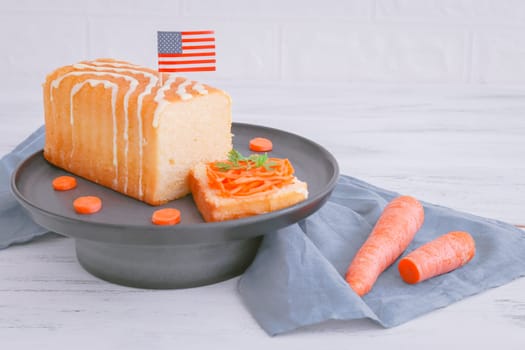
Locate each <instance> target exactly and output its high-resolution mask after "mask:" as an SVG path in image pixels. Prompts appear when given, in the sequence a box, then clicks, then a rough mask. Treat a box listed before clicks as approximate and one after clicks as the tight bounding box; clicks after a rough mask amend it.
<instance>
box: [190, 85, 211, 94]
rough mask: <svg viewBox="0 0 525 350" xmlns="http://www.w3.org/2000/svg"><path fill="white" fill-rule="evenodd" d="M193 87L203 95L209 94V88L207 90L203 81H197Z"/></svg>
mask: <svg viewBox="0 0 525 350" xmlns="http://www.w3.org/2000/svg"><path fill="white" fill-rule="evenodd" d="M191 88H192V89H193V90H195V91H197V92H198V93H199V94H201V95H207V94H208V90H206V88H205V87H204V86H203V85H202V84H201V83H195V84H193V86H192V87H191Z"/></svg>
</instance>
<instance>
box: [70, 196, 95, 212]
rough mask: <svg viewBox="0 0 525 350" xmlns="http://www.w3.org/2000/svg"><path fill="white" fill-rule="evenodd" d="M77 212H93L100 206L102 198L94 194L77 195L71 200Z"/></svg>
mask: <svg viewBox="0 0 525 350" xmlns="http://www.w3.org/2000/svg"><path fill="white" fill-rule="evenodd" d="M73 208H75V211H76V212H77V213H78V214H94V213H96V212H98V211H99V210H100V209H101V208H102V200H101V199H100V198H98V197H95V196H84V197H78V198H77V199H75V200H74V201H73Z"/></svg>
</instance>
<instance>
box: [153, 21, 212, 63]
mask: <svg viewBox="0 0 525 350" xmlns="http://www.w3.org/2000/svg"><path fill="white" fill-rule="evenodd" d="M157 48H158V63H159V72H161V73H163V72H166V73H176V72H202V71H215V62H216V60H215V32H214V31H213V30H201V31H186V32H157Z"/></svg>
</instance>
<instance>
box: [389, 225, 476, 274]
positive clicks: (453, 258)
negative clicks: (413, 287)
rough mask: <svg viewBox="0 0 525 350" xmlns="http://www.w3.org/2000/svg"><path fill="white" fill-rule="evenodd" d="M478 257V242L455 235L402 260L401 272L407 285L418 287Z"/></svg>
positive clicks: (440, 238) (444, 237) (468, 237)
mask: <svg viewBox="0 0 525 350" xmlns="http://www.w3.org/2000/svg"><path fill="white" fill-rule="evenodd" d="M475 254H476V243H475V242H474V238H472V236H471V235H470V234H468V233H467V232H463V231H453V232H449V233H447V234H444V235H442V236H440V237H438V238H436V239H434V240H433V241H430V242H428V243H426V244H424V245H422V246H421V247H419V248H417V249H416V250H414V251H412V252H410V253H409V254H408V255H407V256H405V257H403V258H402V259H401V260H399V264H398V265H397V268H398V270H399V274H400V275H401V278H402V279H403V281H405V282H406V283H410V284H415V283H419V282H421V281H424V280H426V279H429V278H431V277H434V276H438V275H441V274H444V273H447V272H450V271H452V270H455V269H457V268H458V267H461V266H463V265H465V264H466V263H468V262H469V261H470V260H471V259H472V258H473V257H474V255H475Z"/></svg>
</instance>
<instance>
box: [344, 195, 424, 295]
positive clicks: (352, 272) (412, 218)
mask: <svg viewBox="0 0 525 350" xmlns="http://www.w3.org/2000/svg"><path fill="white" fill-rule="evenodd" d="M424 216H425V213H424V209H423V206H422V205H421V203H419V201H418V200H417V199H415V198H413V197H410V196H400V197H397V198H395V199H393V200H392V201H391V202H390V203H388V205H387V206H386V207H385V209H384V210H383V212H382V213H381V216H380V217H379V220H378V221H377V223H376V224H375V226H374V228H373V229H372V232H371V233H370V236H369V237H368V238H367V240H366V241H365V243H364V244H363V245H362V246H361V248H360V249H359V250H358V251H357V253H356V255H355V257H354V258H353V260H352V262H351V263H350V266H349V267H348V270H347V272H346V276H345V278H346V281H347V282H348V284H349V285H350V287H351V288H352V289H353V290H354V291H355V292H356V293H357V294H358V295H360V296H363V295H365V294H367V293H368V292H370V290H371V289H372V287H373V285H374V283H375V282H376V280H377V278H378V277H379V275H380V274H381V273H382V272H383V271H384V270H386V268H387V267H389V266H390V265H391V264H392V263H393V262H394V261H395V260H396V259H397V258H398V257H399V256H400V255H401V254H402V253H403V251H404V250H405V249H406V248H407V247H408V245H409V244H410V242H411V241H412V239H413V238H414V236H415V234H416V232H417V231H418V230H419V228H420V227H421V225H422V224H423V220H424Z"/></svg>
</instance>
